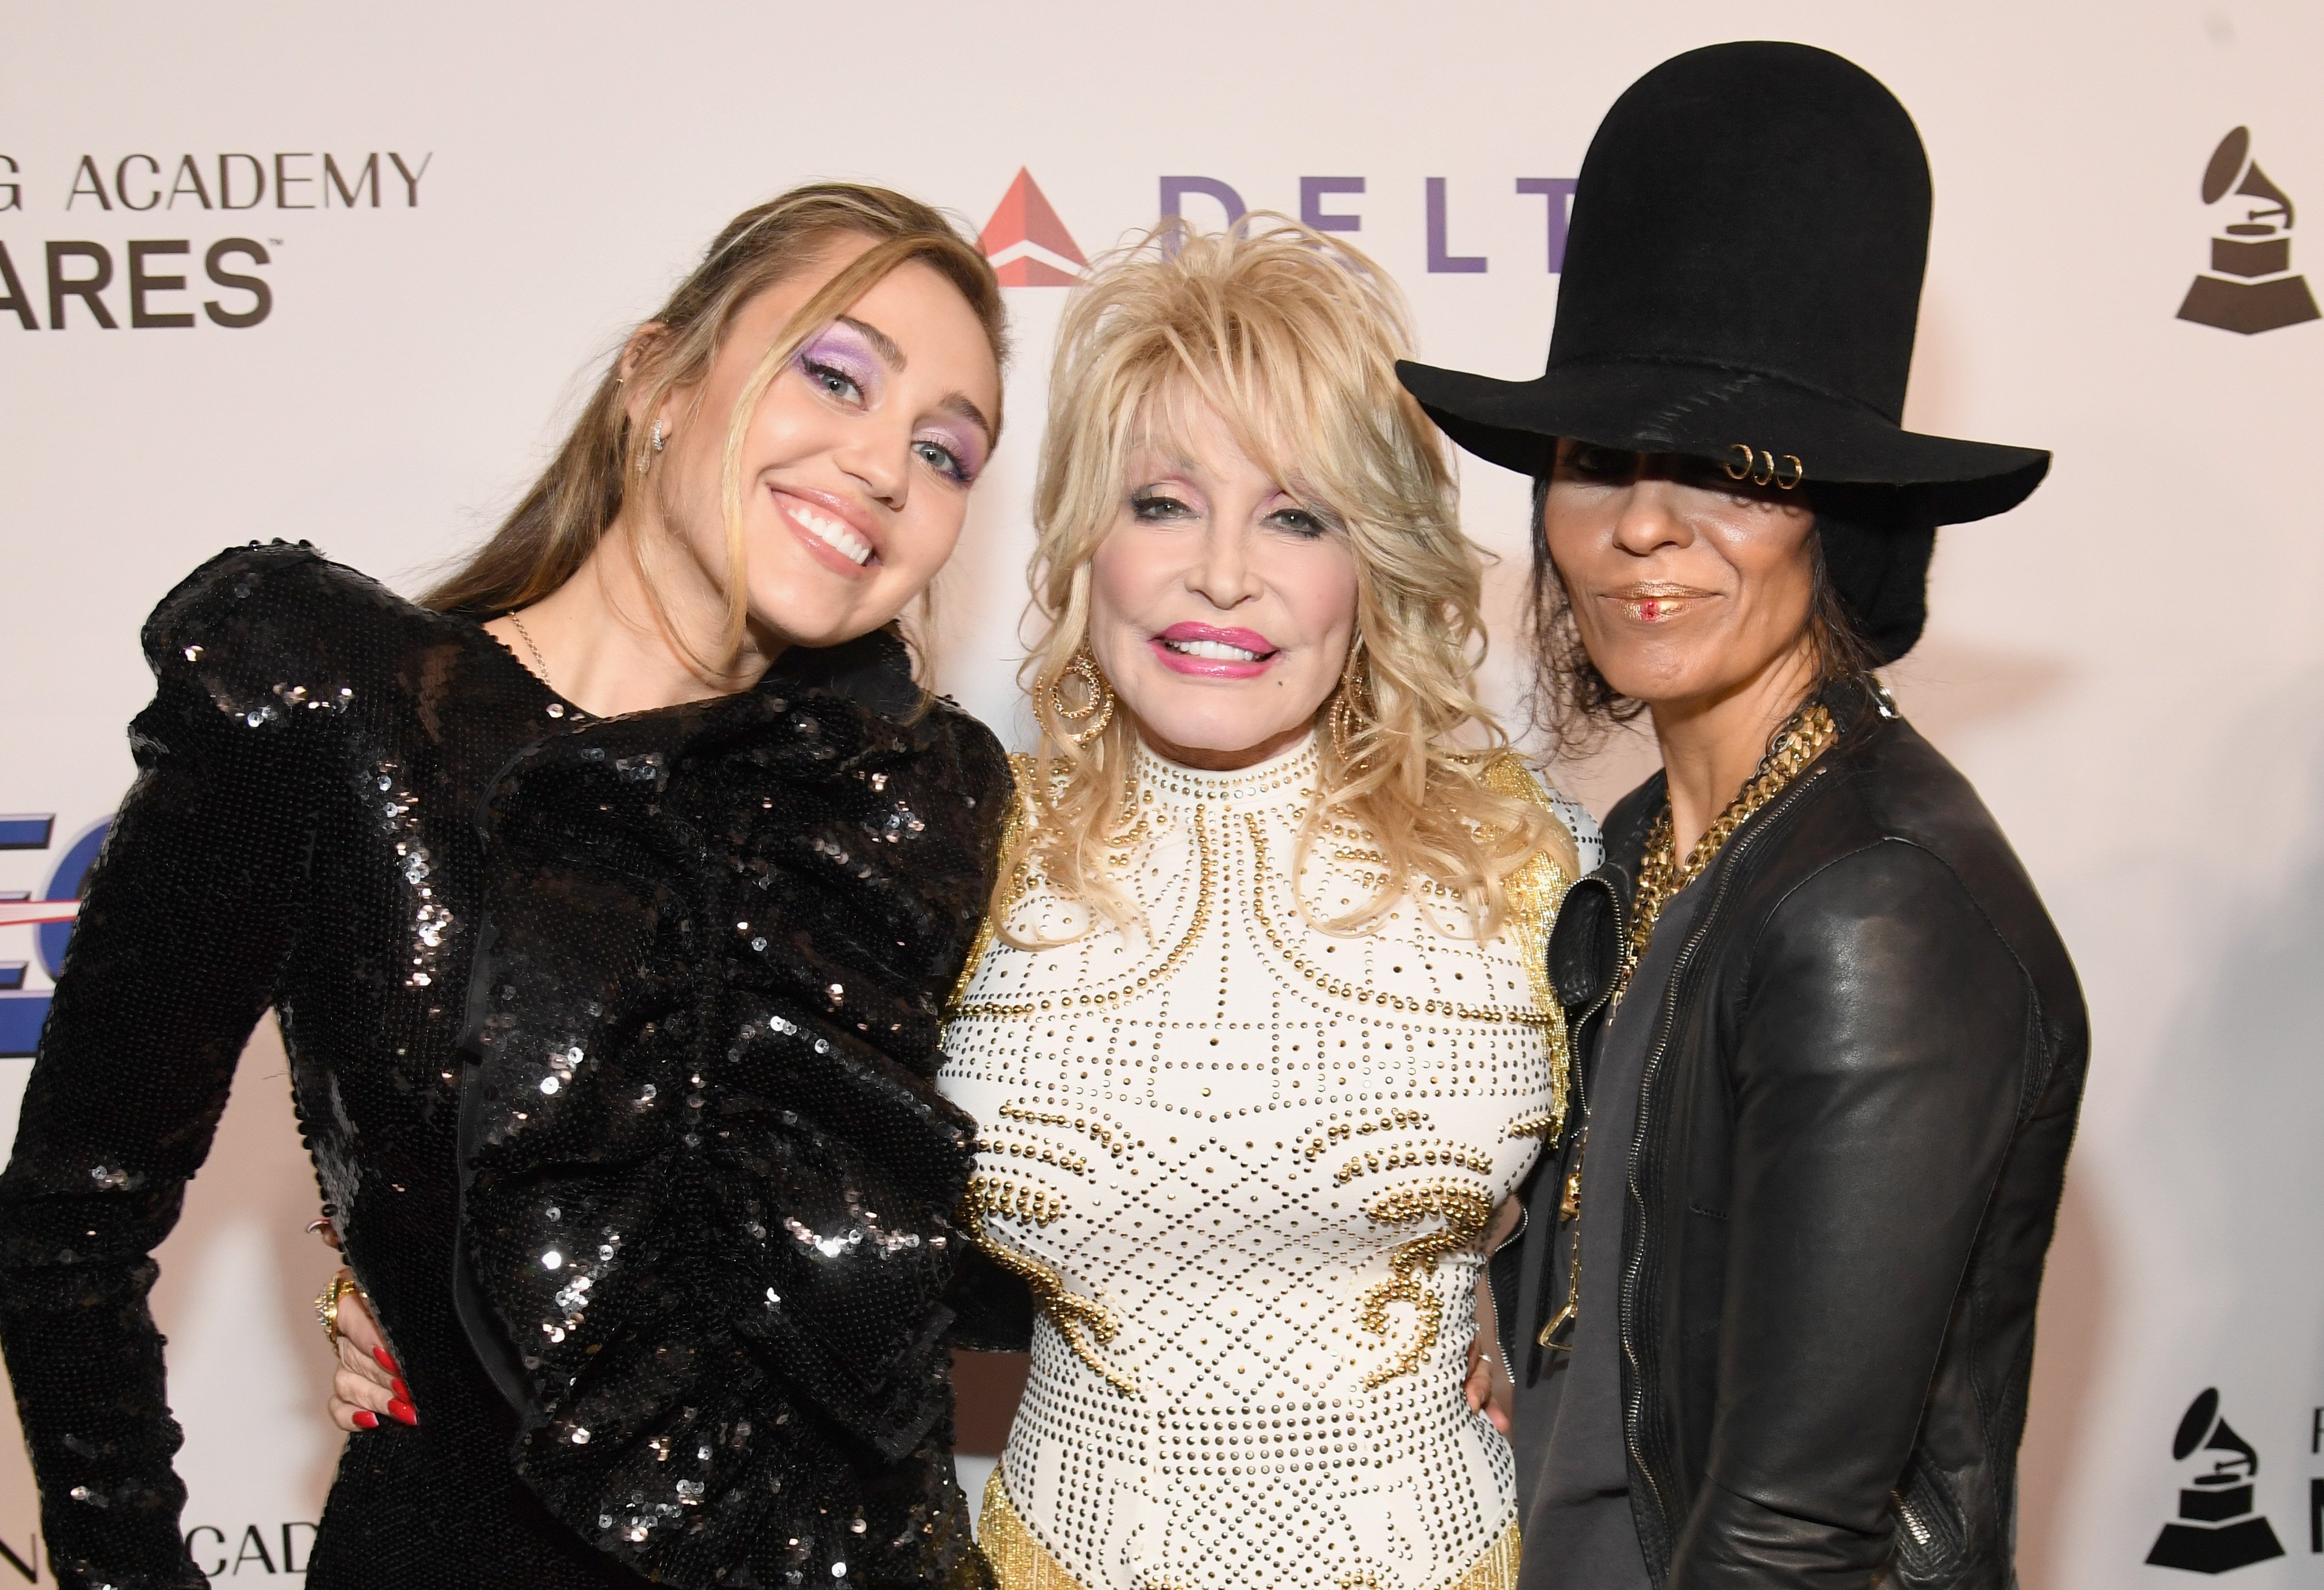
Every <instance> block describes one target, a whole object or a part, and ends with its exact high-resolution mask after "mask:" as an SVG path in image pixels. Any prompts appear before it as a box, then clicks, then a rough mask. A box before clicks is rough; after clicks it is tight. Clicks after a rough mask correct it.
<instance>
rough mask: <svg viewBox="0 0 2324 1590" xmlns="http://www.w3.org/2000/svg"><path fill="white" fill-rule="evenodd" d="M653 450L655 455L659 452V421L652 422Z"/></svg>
mask: <svg viewBox="0 0 2324 1590" xmlns="http://www.w3.org/2000/svg"><path fill="white" fill-rule="evenodd" d="M653 450H654V451H655V452H657V453H658V452H659V451H661V421H659V420H657V421H654V428H653Z"/></svg>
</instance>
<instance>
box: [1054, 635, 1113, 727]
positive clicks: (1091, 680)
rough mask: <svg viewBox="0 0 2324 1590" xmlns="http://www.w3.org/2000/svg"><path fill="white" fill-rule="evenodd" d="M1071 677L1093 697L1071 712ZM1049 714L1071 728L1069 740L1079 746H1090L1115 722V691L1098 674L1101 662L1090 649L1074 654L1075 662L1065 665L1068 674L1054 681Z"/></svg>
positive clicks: (1083, 649) (1086, 648)
mask: <svg viewBox="0 0 2324 1590" xmlns="http://www.w3.org/2000/svg"><path fill="white" fill-rule="evenodd" d="M1067 675H1071V676H1072V677H1073V678H1074V679H1079V680H1080V681H1081V683H1082V689H1084V690H1085V691H1087V692H1088V693H1089V700H1088V702H1087V703H1086V704H1084V706H1082V707H1078V708H1075V709H1074V710H1071V711H1069V710H1067V709H1066V707H1065V678H1066V676H1067ZM1049 713H1050V716H1053V717H1055V718H1056V720H1057V721H1058V722H1059V723H1061V724H1064V725H1065V726H1066V728H1065V738H1066V739H1068V740H1071V741H1072V742H1073V743H1074V744H1076V745H1086V744H1089V743H1090V742H1091V741H1092V740H1094V739H1096V738H1097V737H1098V736H1099V735H1102V734H1103V733H1104V732H1105V726H1106V725H1108V724H1110V723H1111V722H1112V721H1113V687H1112V686H1111V685H1110V684H1108V683H1106V682H1105V675H1103V674H1102V673H1100V672H1099V671H1098V670H1097V659H1096V658H1094V657H1093V656H1091V655H1090V650H1089V648H1088V647H1087V646H1084V647H1083V648H1082V649H1081V650H1080V651H1078V652H1074V660H1073V661H1071V662H1069V663H1067V664H1066V665H1065V673H1063V674H1060V675H1058V676H1057V678H1056V679H1054V680H1052V681H1051V683H1050V685H1049Z"/></svg>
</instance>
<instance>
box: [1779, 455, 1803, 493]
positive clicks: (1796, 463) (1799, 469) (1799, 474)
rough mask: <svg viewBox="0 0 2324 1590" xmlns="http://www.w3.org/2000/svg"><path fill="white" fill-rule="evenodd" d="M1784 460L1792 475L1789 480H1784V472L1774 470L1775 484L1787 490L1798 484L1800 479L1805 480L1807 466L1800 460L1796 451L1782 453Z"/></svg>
mask: <svg viewBox="0 0 2324 1590" xmlns="http://www.w3.org/2000/svg"><path fill="white" fill-rule="evenodd" d="M1784 463H1786V464H1789V465H1790V466H1791V467H1792V477H1791V478H1790V479H1789V480H1785V479H1784V472H1783V471H1782V470H1780V469H1778V470H1776V471H1775V484H1776V485H1778V486H1780V487H1781V488H1782V489H1784V491H1789V490H1791V489H1792V488H1793V487H1794V486H1795V485H1799V483H1800V482H1801V481H1803V480H1805V479H1806V478H1807V477H1808V467H1807V466H1806V465H1805V464H1803V463H1801V462H1800V458H1799V455H1798V454H1797V453H1785V454H1784Z"/></svg>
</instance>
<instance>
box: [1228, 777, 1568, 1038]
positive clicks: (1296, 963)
mask: <svg viewBox="0 0 2324 1590" xmlns="http://www.w3.org/2000/svg"><path fill="white" fill-rule="evenodd" d="M1242 820H1243V822H1244V823H1245V825H1247V826H1248V827H1249V828H1250V844H1251V851H1252V854H1253V855H1254V856H1255V857H1256V858H1257V860H1258V864H1259V874H1260V875H1261V877H1262V878H1264V877H1266V876H1268V874H1269V873H1270V867H1271V864H1270V862H1269V859H1268V846H1267V835H1266V833H1265V831H1264V830H1262V829H1261V828H1260V827H1259V819H1258V818H1255V817H1253V816H1251V815H1250V813H1248V812H1246V813H1244V814H1243V819H1242ZM1250 906H1251V914H1252V915H1253V916H1254V917H1256V918H1257V919H1258V920H1259V931H1260V932H1262V933H1264V934H1266V935H1267V942H1268V945H1269V946H1270V947H1272V948H1274V950H1275V952H1276V953H1277V955H1280V956H1281V957H1283V958H1284V959H1285V960H1287V961H1289V962H1290V963H1291V966H1292V968H1293V969H1294V970H1295V971H1296V972H1297V973H1298V974H1299V975H1301V976H1303V977H1305V978H1306V979H1307V981H1309V982H1310V983H1313V984H1314V985H1315V986H1316V987H1318V988H1320V989H1322V990H1323V992H1324V993H1325V994H1330V995H1331V996H1332V997H1333V999H1341V1000H1345V1001H1347V1002H1348V1003H1351V1004H1356V1005H1377V1006H1378V1007H1379V1008H1380V1009H1382V1010H1390V1011H1400V1012H1405V1013H1406V1014H1409V1015H1416V1016H1452V1017H1454V1018H1456V1019H1458V1020H1460V1021H1490V1022H1493V1023H1495V1024H1497V1025H1502V1026H1519V1027H1547V1026H1549V1025H1551V1024H1552V1023H1553V1022H1554V1021H1555V1020H1556V1018H1555V1017H1554V1015H1552V1014H1551V1013H1550V1012H1548V1011H1543V1010H1530V1011H1524V1010H1508V1009H1505V1008H1503V1007H1501V1006H1499V1005H1485V1004H1462V1003H1459V1002H1458V1001H1455V1000H1450V999H1435V998H1429V999H1419V998H1410V997H1406V995H1404V994H1388V993H1384V992H1376V991H1374V990H1372V989H1369V988H1360V987H1358V986H1357V985H1355V984H1353V983H1351V982H1349V981H1348V980H1347V979H1346V978H1344V977H1334V976H1333V975H1332V974H1331V973H1329V972H1326V971H1325V970H1323V967H1321V966H1317V965H1316V964H1315V963H1314V961H1311V960H1309V959H1308V958H1307V957H1305V956H1304V955H1302V954H1301V953H1300V952H1299V949H1298V947H1297V946H1296V944H1295V943H1294V942H1293V938H1292V936H1291V935H1290V934H1287V933H1286V932H1285V931H1284V930H1283V928H1282V926H1281V924H1279V923H1278V922H1277V920H1276V917H1275V913H1274V912H1273V911H1269V910H1268V904H1267V885H1266V884H1265V883H1260V884H1259V887H1258V888H1257V889H1255V890H1254V891H1253V892H1252V893H1251V901H1250Z"/></svg>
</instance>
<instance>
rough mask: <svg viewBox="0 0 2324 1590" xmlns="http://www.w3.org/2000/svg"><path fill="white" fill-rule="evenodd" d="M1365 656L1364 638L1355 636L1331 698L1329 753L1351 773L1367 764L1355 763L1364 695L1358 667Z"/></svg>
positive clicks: (1349, 645) (1360, 769) (1358, 770)
mask: <svg viewBox="0 0 2324 1590" xmlns="http://www.w3.org/2000/svg"><path fill="white" fill-rule="evenodd" d="M1363 654H1364V638H1363V636H1361V635H1358V636H1357V637H1356V638H1355V639H1354V640H1353V641H1351V642H1349V643H1348V661H1347V665H1346V666H1345V667H1343V668H1342V669H1341V670H1340V688H1339V689H1338V690H1337V691H1336V692H1334V693H1333V698H1332V753H1333V755H1334V756H1336V757H1338V758H1339V762H1340V766H1341V767H1342V768H1343V769H1345V770H1346V771H1348V772H1362V771H1363V770H1364V769H1365V768H1366V767H1368V766H1369V765H1370V764H1369V763H1363V762H1359V761H1357V760H1356V755H1355V745H1356V735H1358V734H1359V733H1360V732H1361V729H1362V725H1361V724H1360V722H1359V721H1358V714H1359V713H1360V712H1361V711H1362V710H1363V708H1362V707H1360V706H1359V705H1358V704H1357V698H1358V697H1360V695H1361V694H1362V693H1363V676H1362V674H1361V672H1360V671H1359V670H1358V667H1357V664H1358V663H1359V662H1360V661H1361V660H1362V657H1363Z"/></svg>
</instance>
